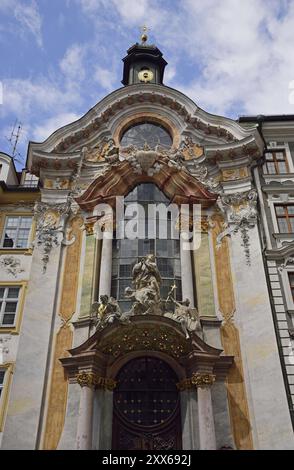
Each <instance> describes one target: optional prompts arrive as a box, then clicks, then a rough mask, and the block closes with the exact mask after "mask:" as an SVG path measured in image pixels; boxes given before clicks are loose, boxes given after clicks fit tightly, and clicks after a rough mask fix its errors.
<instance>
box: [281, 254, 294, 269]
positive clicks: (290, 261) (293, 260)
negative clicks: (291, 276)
mask: <svg viewBox="0 0 294 470" xmlns="http://www.w3.org/2000/svg"><path fill="white" fill-rule="evenodd" d="M293 265H294V256H293V255H292V256H287V257H286V259H285V261H284V262H283V263H282V264H281V265H280V266H279V267H278V270H279V271H280V273H281V272H282V271H283V270H284V269H286V268H287V267H288V266H293Z"/></svg>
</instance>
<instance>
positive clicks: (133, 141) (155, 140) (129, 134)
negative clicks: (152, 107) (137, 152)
mask: <svg viewBox="0 0 294 470" xmlns="http://www.w3.org/2000/svg"><path fill="white" fill-rule="evenodd" d="M120 143H121V146H122V147H129V146H130V145H134V146H135V147H137V148H144V146H146V145H148V147H150V148H151V149H155V147H156V146H158V145H159V146H160V147H164V148H167V149H169V148H170V147H171V146H172V143H173V141H172V138H171V135H170V133H169V132H168V131H167V130H166V129H165V128H164V127H163V126H161V125H160V124H156V123H153V122H148V121H146V122H140V123H137V124H134V125H132V126H130V127H129V128H128V129H127V130H126V131H125V132H124V134H123V136H122V139H121V142H120Z"/></svg>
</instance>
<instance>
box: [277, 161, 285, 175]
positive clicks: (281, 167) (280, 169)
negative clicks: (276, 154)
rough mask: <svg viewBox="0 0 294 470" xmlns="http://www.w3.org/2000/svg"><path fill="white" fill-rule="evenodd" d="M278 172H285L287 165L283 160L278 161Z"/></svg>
mask: <svg viewBox="0 0 294 470" xmlns="http://www.w3.org/2000/svg"><path fill="white" fill-rule="evenodd" d="M277 164H278V168H279V173H280V174H281V173H287V171H288V170H287V165H286V163H285V162H278V163H277Z"/></svg>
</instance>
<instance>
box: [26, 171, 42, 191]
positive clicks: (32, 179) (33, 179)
mask: <svg viewBox="0 0 294 470" xmlns="http://www.w3.org/2000/svg"><path fill="white" fill-rule="evenodd" d="M38 184H39V178H38V177H37V176H35V175H32V174H31V173H26V174H25V179H24V182H23V185H22V186H25V187H26V188H37V187H38Z"/></svg>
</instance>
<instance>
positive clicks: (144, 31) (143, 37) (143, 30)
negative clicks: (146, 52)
mask: <svg viewBox="0 0 294 470" xmlns="http://www.w3.org/2000/svg"><path fill="white" fill-rule="evenodd" d="M140 31H141V33H142V34H141V41H142V44H145V43H146V42H147V39H148V35H147V33H148V31H150V28H148V27H147V26H146V25H143V26H141V27H140Z"/></svg>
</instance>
